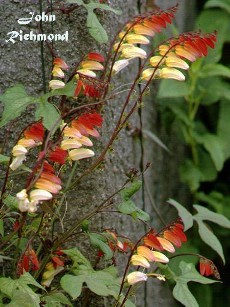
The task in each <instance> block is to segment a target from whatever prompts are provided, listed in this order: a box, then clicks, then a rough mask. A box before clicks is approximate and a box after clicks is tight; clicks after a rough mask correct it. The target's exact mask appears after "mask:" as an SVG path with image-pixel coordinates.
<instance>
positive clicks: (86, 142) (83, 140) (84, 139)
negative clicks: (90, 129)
mask: <svg viewBox="0 0 230 307" xmlns="http://www.w3.org/2000/svg"><path fill="white" fill-rule="evenodd" d="M78 141H79V143H81V144H82V145H85V146H93V143H92V141H91V140H90V139H89V138H87V137H86V136H82V137H81V138H79V139H78Z"/></svg>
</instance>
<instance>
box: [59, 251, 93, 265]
mask: <svg viewBox="0 0 230 307" xmlns="http://www.w3.org/2000/svg"><path fill="white" fill-rule="evenodd" d="M62 251H63V253H65V254H66V255H67V256H69V257H70V258H71V259H72V260H73V262H74V266H76V267H77V266H78V265H79V264H84V265H85V266H86V267H87V268H89V269H92V266H91V263H90V262H89V260H88V259H86V258H85V256H83V255H82V253H81V252H80V251H79V250H78V249H77V248H76V247H74V248H71V249H66V250H62Z"/></svg>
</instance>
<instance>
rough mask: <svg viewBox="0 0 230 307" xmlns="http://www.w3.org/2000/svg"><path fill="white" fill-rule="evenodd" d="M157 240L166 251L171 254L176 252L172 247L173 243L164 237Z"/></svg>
mask: <svg viewBox="0 0 230 307" xmlns="http://www.w3.org/2000/svg"><path fill="white" fill-rule="evenodd" d="M157 240H158V241H159V242H160V244H161V245H162V246H163V248H164V250H166V251H168V252H170V253H174V252H175V248H174V246H173V245H172V243H171V242H169V241H168V240H166V239H165V238H162V237H157Z"/></svg>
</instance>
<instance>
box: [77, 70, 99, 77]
mask: <svg viewBox="0 0 230 307" xmlns="http://www.w3.org/2000/svg"><path fill="white" fill-rule="evenodd" d="M77 73H80V74H82V75H85V76H88V77H91V78H95V77H96V76H97V75H96V74H95V72H93V71H92V70H90V69H84V68H82V69H78V70H77Z"/></svg>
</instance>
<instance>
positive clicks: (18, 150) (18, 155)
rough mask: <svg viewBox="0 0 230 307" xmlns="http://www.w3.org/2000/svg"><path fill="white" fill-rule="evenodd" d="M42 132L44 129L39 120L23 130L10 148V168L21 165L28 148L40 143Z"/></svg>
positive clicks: (14, 168) (42, 136) (13, 168)
mask: <svg viewBox="0 0 230 307" xmlns="http://www.w3.org/2000/svg"><path fill="white" fill-rule="evenodd" d="M44 133H45V130H44V127H43V125H42V123H41V122H38V123H34V124H32V125H31V126H29V127H28V128H27V129H26V130H25V131H24V132H23V138H21V139H20V140H19V141H18V142H17V144H16V145H15V146H14V147H13V150H12V154H13V160H12V163H11V164H10V168H11V169H12V170H13V171H15V170H16V169H17V168H18V167H19V166H21V165H22V163H23V161H24V160H25V159H26V154H27V153H28V150H29V149H31V148H33V147H36V146H39V145H41V143H42V141H43V138H44Z"/></svg>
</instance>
